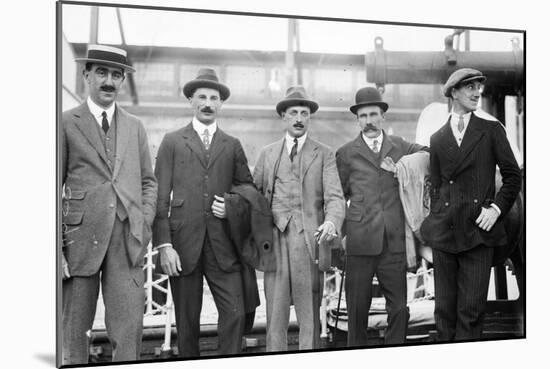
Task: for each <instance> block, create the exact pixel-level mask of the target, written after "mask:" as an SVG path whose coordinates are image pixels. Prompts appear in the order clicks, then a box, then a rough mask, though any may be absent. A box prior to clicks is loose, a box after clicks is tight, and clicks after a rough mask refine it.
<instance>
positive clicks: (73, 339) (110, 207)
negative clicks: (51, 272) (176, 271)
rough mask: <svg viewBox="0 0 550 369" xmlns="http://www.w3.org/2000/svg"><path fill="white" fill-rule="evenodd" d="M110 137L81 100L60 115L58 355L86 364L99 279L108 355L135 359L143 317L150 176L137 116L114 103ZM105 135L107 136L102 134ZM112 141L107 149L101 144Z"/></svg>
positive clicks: (153, 188)
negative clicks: (64, 267) (63, 266)
mask: <svg viewBox="0 0 550 369" xmlns="http://www.w3.org/2000/svg"><path fill="white" fill-rule="evenodd" d="M113 122H114V123H112V127H115V128H116V132H114V131H113V132H112V134H113V136H112V137H114V139H111V141H109V140H108V139H107V138H106V137H107V136H106V135H103V132H102V131H101V130H100V128H99V125H98V123H97V121H96V120H95V118H94V117H93V115H92V113H91V112H90V110H89V108H88V105H87V104H86V103H84V104H82V105H80V106H78V107H76V108H74V109H72V110H69V111H66V112H64V113H63V116H62V119H61V132H60V136H61V137H60V143H61V178H62V185H63V186H64V194H65V198H64V200H63V206H62V211H63V217H62V222H63V227H64V228H65V229H64V241H65V242H64V248H63V253H64V255H65V257H66V258H67V262H68V266H69V271H70V274H71V278H69V279H67V280H65V281H63V335H64V337H63V341H64V342H63V348H64V351H63V356H64V357H63V362H64V364H76V363H86V362H87V360H88V344H87V337H86V331H87V330H89V329H91V326H92V322H93V318H94V315H95V306H96V300H97V295H98V291H99V280H100V273H99V272H100V271H101V282H102V288H103V298H104V302H105V306H106V326H107V331H108V333H109V337H110V339H111V341H112V342H113V360H136V359H139V349H140V343H141V331H142V320H143V301H144V292H143V271H142V269H141V267H140V265H141V264H142V262H143V255H144V254H145V252H146V247H147V244H148V243H149V240H150V238H151V225H152V223H153V219H154V216H155V210H156V199H157V183H156V179H155V176H154V175H153V171H152V167H151V158H150V152H149V147H148V144H147V135H146V132H145V129H144V128H143V125H142V123H141V122H140V121H139V120H138V119H137V118H136V117H134V116H132V115H130V114H128V113H127V112H125V111H124V110H123V109H122V108H120V107H119V106H116V110H115V114H114V118H113ZM109 139H110V138H109ZM112 140H114V141H116V142H115V144H114V146H113V147H114V151H115V152H114V153H113V152H112V151H113V150H109V151H107V148H108V146H107V145H108V144H109V145H112Z"/></svg>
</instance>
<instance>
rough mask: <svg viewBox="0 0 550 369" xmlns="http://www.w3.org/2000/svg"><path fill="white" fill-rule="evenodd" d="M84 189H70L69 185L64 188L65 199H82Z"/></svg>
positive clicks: (84, 194)
mask: <svg viewBox="0 0 550 369" xmlns="http://www.w3.org/2000/svg"><path fill="white" fill-rule="evenodd" d="M85 197H86V191H78V190H71V189H70V187H69V188H66V189H65V200H84V198H85Z"/></svg>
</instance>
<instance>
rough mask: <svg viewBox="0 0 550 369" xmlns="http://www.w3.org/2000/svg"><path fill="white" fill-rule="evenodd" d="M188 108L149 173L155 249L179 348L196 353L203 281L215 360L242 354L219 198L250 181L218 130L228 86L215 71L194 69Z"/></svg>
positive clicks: (240, 301)
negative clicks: (155, 191)
mask: <svg viewBox="0 0 550 369" xmlns="http://www.w3.org/2000/svg"><path fill="white" fill-rule="evenodd" d="M183 94H184V95H185V97H186V98H187V99H189V102H190V104H191V108H192V110H193V114H194V116H193V118H192V120H191V122H190V123H189V124H188V125H187V126H185V127H184V128H181V129H179V130H177V131H175V132H171V133H168V134H166V135H165V136H164V138H163V140H162V143H161V145H160V148H159V151H158V156H157V161H156V166H155V175H156V176H157V178H158V182H159V198H158V207H157V215H156V218H155V223H154V226H153V245H154V246H155V247H156V248H157V249H159V250H160V264H161V266H162V268H163V270H164V272H165V273H166V274H168V275H169V276H170V286H171V289H172V296H173V298H174V305H175V312H176V327H177V332H178V349H179V355H180V356H182V357H193V356H199V354H200V353H199V334H200V313H201V307H202V295H203V288H202V286H203V276H204V277H205V278H206V280H207V282H208V285H209V287H210V290H211V292H212V295H213V297H214V301H215V303H216V308H217V310H218V315H219V319H218V337H219V340H218V342H219V349H218V353H219V354H221V355H225V354H235V353H239V352H240V351H241V344H242V342H241V341H242V335H243V331H244V324H245V311H244V298H243V285H242V278H241V267H242V266H241V263H240V261H239V258H238V255H237V253H236V250H235V247H234V246H233V244H232V241H231V239H230V235H229V226H228V223H227V220H226V216H227V215H226V211H225V204H224V198H223V196H224V193H225V192H229V191H230V189H231V187H232V186H233V185H238V184H243V183H249V184H252V176H251V175H250V171H249V169H248V164H247V160H246V156H245V153H244V151H243V148H242V146H241V143H240V142H239V140H238V139H236V138H234V137H231V136H229V135H228V134H226V133H225V132H223V131H222V130H221V129H220V128H219V126H218V122H217V117H218V114H219V112H220V109H221V107H222V104H223V102H224V101H226V100H227V98H228V97H229V94H230V91H229V88H228V87H227V86H226V85H224V84H223V83H221V82H219V81H218V77H217V75H216V73H215V71H214V70H213V69H208V68H204V69H200V70H199V72H198V75H197V77H196V78H195V79H194V80H191V81H189V82H187V83H186V84H185V85H184V86H183Z"/></svg>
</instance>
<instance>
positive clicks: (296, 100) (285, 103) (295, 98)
mask: <svg viewBox="0 0 550 369" xmlns="http://www.w3.org/2000/svg"><path fill="white" fill-rule="evenodd" d="M289 106H308V107H309V110H310V113H311V114H313V113H315V112H316V111H317V109H319V104H317V103H316V102H315V101H313V100H311V99H310V98H309V96H308V95H307V93H306V89H305V88H304V86H291V87H289V88H288V90H286V96H285V98H284V99H283V100H281V101H279V103H278V104H277V106H276V108H275V109H276V110H277V114H279V115H280V116H282V115H283V112H284V111H285V110H286V109H287V108H288V107H289Z"/></svg>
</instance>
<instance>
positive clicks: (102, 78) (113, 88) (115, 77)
mask: <svg viewBox="0 0 550 369" xmlns="http://www.w3.org/2000/svg"><path fill="white" fill-rule="evenodd" d="M84 79H85V80H86V83H87V84H88V90H89V92H90V98H91V99H92V101H93V102H95V103H96V104H97V105H99V106H102V107H104V108H108V107H109V106H111V104H113V102H114V101H115V100H116V97H117V95H118V92H119V91H120V86H122V82H123V81H124V70H123V69H122V68H116V67H110V66H108V65H104V64H92V67H91V69H90V70H89V71H88V70H84Z"/></svg>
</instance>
